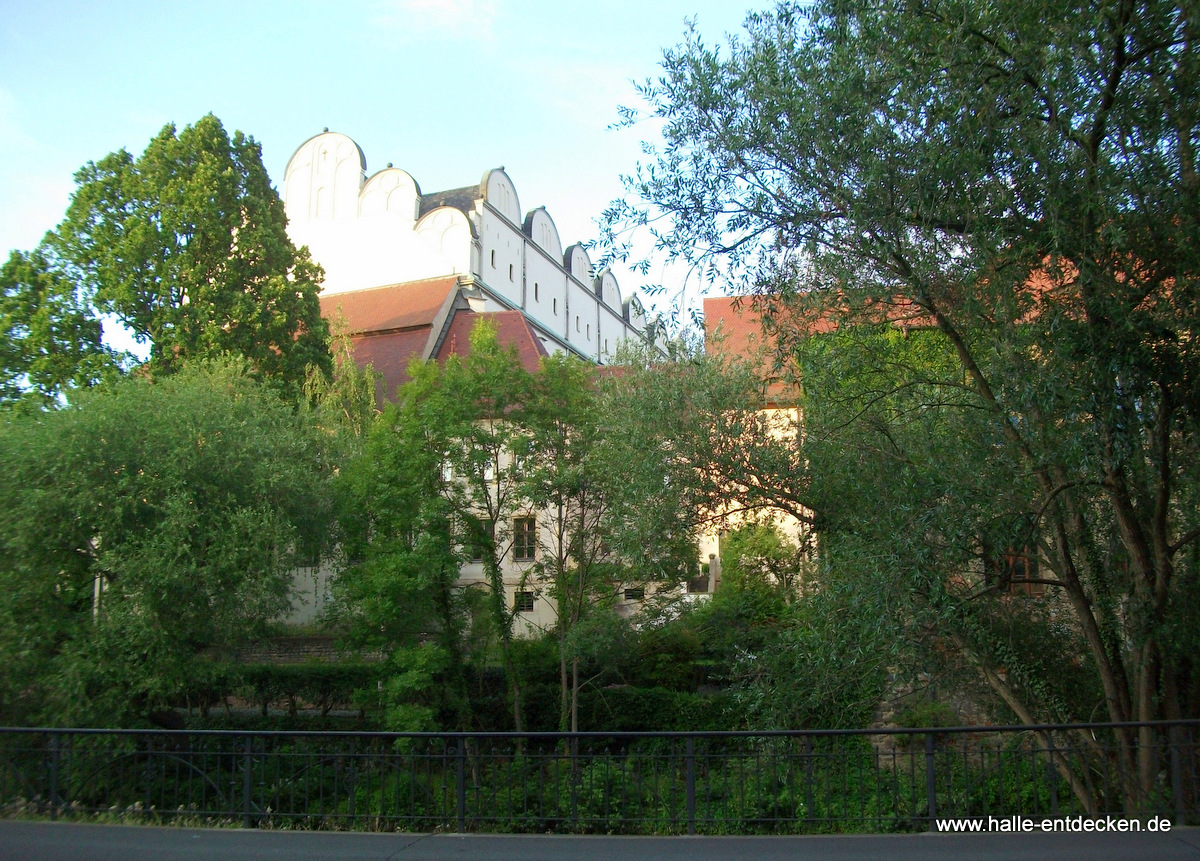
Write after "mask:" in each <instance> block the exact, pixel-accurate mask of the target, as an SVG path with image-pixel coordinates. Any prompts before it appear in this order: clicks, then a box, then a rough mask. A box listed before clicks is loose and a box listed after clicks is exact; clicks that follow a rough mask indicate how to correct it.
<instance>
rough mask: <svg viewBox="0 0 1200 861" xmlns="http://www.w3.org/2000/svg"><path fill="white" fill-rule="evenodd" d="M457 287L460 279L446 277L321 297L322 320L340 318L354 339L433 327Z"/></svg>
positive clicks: (454, 276) (453, 276) (452, 276)
mask: <svg viewBox="0 0 1200 861" xmlns="http://www.w3.org/2000/svg"><path fill="white" fill-rule="evenodd" d="M457 285H458V276H457V275H446V276H442V277H440V278H427V279H425V280H424V281H407V282H405V283H403V284H391V285H389V286H387V287H374V288H372V289H370V290H353V291H351V292H348V293H334V294H332V295H329V296H322V297H321V316H323V317H325V318H326V319H327V320H331V321H336V320H337V319H338V316H339V315H340V316H342V317H344V318H345V321H346V331H347V332H348V333H349V334H351V335H358V334H361V333H364V332H389V331H396V330H398V329H409V328H412V327H414V326H430V325H432V323H433V318H434V317H435V316H437V312H438V310H439V309H440V308H441V307H442V305H443V303H444V302H445V301H446V297H447V296H448V295H449V293H450V291H451V290H453V289H454V288H455V287H456V286H457Z"/></svg>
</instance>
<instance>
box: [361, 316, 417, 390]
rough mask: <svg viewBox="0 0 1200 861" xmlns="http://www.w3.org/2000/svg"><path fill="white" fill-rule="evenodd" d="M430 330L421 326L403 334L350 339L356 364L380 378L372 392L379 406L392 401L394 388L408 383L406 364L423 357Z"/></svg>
mask: <svg viewBox="0 0 1200 861" xmlns="http://www.w3.org/2000/svg"><path fill="white" fill-rule="evenodd" d="M429 329H430V327H429V326H422V327H420V328H417V329H409V330H407V331H403V332H384V333H382V334H377V335H355V336H352V337H351V339H350V342H351V344H352V345H353V347H354V361H355V362H357V363H358V364H359V365H367V364H370V365H374V366H375V371H376V373H378V374H379V375H380V378H381V379H380V380H379V384H378V386H377V388H376V391H375V396H376V399H377V400H378V401H379V403H383V402H384V401H390V400H392V399H393V398H395V397H396V389H398V388H400V386H402V385H404V384H405V383H407V382H408V379H409V377H408V366H409V363H410V362H412V360H413V359H420V358H422V356H421V353H422V352H423V351H424V350H425V345H426V344H427V343H428V341H429Z"/></svg>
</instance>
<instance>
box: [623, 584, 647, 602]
mask: <svg viewBox="0 0 1200 861" xmlns="http://www.w3.org/2000/svg"><path fill="white" fill-rule="evenodd" d="M645 597H646V587H644V586H631V587H629V588H628V589H626V590H625V600H626V601H641V600H642V599H643V598H645Z"/></svg>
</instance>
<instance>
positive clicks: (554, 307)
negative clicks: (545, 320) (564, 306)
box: [550, 297, 558, 317]
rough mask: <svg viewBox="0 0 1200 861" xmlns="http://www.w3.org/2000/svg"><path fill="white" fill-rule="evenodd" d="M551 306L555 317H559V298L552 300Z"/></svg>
mask: <svg viewBox="0 0 1200 861" xmlns="http://www.w3.org/2000/svg"><path fill="white" fill-rule="evenodd" d="M550 304H551V307H552V308H553V310H554V316H555V317H557V316H558V297H555V298H553V299H551V300H550Z"/></svg>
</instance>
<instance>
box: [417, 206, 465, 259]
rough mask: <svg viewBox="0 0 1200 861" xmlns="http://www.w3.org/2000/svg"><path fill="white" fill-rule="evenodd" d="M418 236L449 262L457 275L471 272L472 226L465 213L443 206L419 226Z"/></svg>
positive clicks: (429, 214) (425, 218) (427, 214)
mask: <svg viewBox="0 0 1200 861" xmlns="http://www.w3.org/2000/svg"><path fill="white" fill-rule="evenodd" d="M415 229H416V233H417V236H419V237H421V239H422V240H423V241H424V242H425V244H426V245H427V246H428V247H429V248H430V249H431V250H432V251H433V252H434V253H435V254H437V255H438V256H439V257H441V258H442V259H444V260H446V261H448V262H449V263H450V264H451V266H453V267H454V270H453V271H454V272H455V273H457V274H465V273H467V272H469V271H470V269H471V223H470V222H469V221H467V217H466V216H465V215H463V214H462V212H461V210H458V209H455V208H454V207H452V206H439V207H438V208H437V209H435V210H433V211H432V212H427V213H425V215H424V216H423V217H422V218H421V220H420V221H418V222H417V225H416V228H415Z"/></svg>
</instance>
